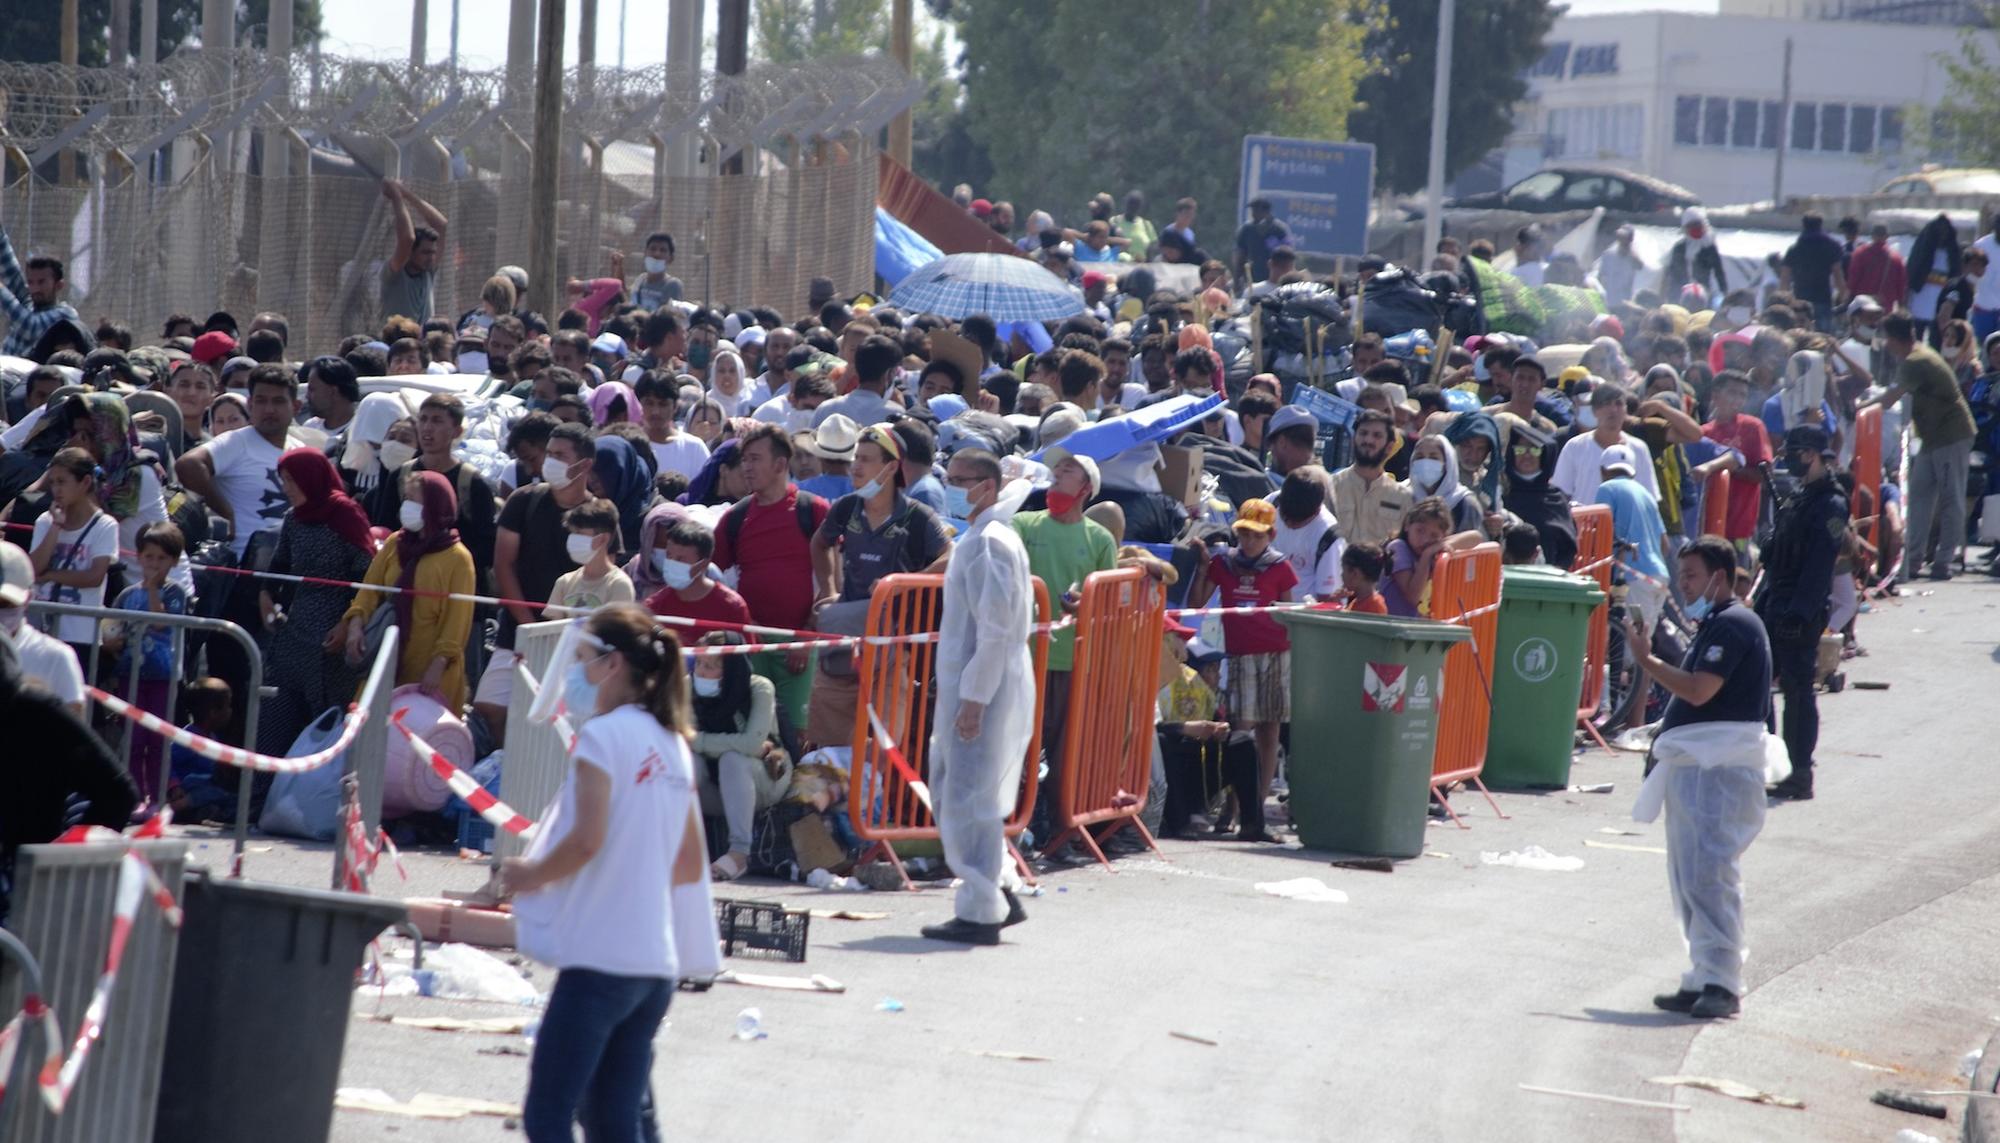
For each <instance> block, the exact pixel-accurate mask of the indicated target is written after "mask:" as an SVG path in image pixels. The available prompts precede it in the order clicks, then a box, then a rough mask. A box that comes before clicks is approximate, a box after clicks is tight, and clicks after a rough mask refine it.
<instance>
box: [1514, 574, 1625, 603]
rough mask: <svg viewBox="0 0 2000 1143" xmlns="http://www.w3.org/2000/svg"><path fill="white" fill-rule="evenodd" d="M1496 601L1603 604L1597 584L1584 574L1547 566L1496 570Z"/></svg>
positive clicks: (1602, 595)
mask: <svg viewBox="0 0 2000 1143" xmlns="http://www.w3.org/2000/svg"><path fill="white" fill-rule="evenodd" d="M1500 583H1501V587H1500V598H1501V599H1519V600H1524V601H1528V602H1532V603H1574V604H1577V605H1579V606H1582V607H1596V606H1597V605H1598V604H1600V603H1602V602H1604V593H1603V592H1601V591H1599V590H1598V589H1597V581H1596V580H1594V579H1592V578H1590V577H1589V576H1587V575H1572V574H1570V573H1569V572H1566V571H1564V570H1562V569H1561V568H1552V567H1549V566H1548V565H1547V564H1515V565H1514V566H1512V567H1506V568H1502V569H1500Z"/></svg>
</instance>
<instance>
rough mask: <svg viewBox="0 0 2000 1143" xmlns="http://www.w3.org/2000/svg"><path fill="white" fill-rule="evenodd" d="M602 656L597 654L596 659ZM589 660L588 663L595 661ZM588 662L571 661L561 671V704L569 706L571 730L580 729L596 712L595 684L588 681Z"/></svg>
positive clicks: (595, 660)
mask: <svg viewBox="0 0 2000 1143" xmlns="http://www.w3.org/2000/svg"><path fill="white" fill-rule="evenodd" d="M603 657H604V656H603V655H599V656H598V657H597V659H602V658H603ZM597 659H592V660H590V663H595V662H597ZM590 663H585V662H582V661H578V662H573V663H571V664H570V665H569V669H568V670H566V671H564V672H563V705H564V706H565V707H568V708H569V723H570V728H571V729H572V730H582V729H583V724H584V723H586V722H588V721H590V720H591V719H592V718H593V717H595V716H596V714H597V684H596V683H593V682H591V681H590V670H589V668H590Z"/></svg>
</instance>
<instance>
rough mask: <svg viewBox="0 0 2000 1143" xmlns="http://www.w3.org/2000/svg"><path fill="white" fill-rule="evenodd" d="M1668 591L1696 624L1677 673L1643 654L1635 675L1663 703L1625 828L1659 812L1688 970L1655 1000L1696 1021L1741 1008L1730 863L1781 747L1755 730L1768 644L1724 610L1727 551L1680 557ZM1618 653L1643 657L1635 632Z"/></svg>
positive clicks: (1747, 620)
mask: <svg viewBox="0 0 2000 1143" xmlns="http://www.w3.org/2000/svg"><path fill="white" fill-rule="evenodd" d="M1679 575H1680V589H1681V594H1682V596H1683V597H1684V598H1686V599H1687V600H1688V608H1687V611H1688V614H1689V615H1690V616H1693V617H1694V618H1695V619H1697V620H1699V621H1700V626H1699V627H1698V628H1697V629H1696V630H1695V636H1694V641H1693V642H1692V643H1691V644H1690V645H1689V646H1688V650H1687V654H1686V655H1685V656H1684V657H1683V658H1682V660H1681V662H1680V665H1679V666H1675V665H1674V664H1672V663H1666V662H1662V661H1661V660H1660V659H1659V658H1657V657H1656V656H1654V655H1652V654H1650V653H1647V654H1645V655H1644V657H1643V659H1642V660H1641V666H1642V667H1643V668H1644V670H1645V672H1646V674H1648V675H1650V676H1651V677H1652V678H1653V680H1654V681H1655V682H1657V683H1659V684H1660V685H1661V686H1663V687H1665V688H1666V689H1667V690H1668V691H1669V692H1671V693H1672V694H1673V699H1672V701H1670V702H1669V703H1668V704H1667V711H1666V714H1665V716H1664V717H1662V718H1661V720H1660V733H1659V736H1658V737H1657V738H1655V739H1654V740H1653V749H1652V754H1651V756H1650V757H1649V758H1648V759H1647V761H1646V781H1645V784H1644V785H1643V786H1642V787H1640V790H1639V801H1638V804H1637V805H1635V806H1634V807H1633V808H1632V817H1633V818H1634V819H1635V820H1637V821H1645V822H1649V821H1652V820H1654V819H1655V818H1657V817H1658V816H1659V814H1660V810H1661V808H1662V807H1664V808H1665V809H1666V812H1667V887H1668V889H1669V891H1671V892H1672V894H1673V898H1674V910H1675V913H1676V914H1677V915H1678V917H1679V918H1680V923H1681V935H1682V936H1683V937H1684V938H1686V940H1687V945H1688V957H1689V959H1690V961H1691V962H1692V963H1691V964H1690V966H1689V969H1688V971H1687V972H1686V973H1684V974H1682V976H1681V986H1680V988H1679V990H1677V991H1675V992H1669V993H1666V994H1664V995H1661V996H1655V997H1654V998H1653V1003H1654V1005H1655V1006H1657V1007H1659V1008H1663V1009H1665V1010H1666V1011H1669V1012H1685V1013H1687V1014H1689V1015H1691V1016H1694V1017H1696V1018H1697V1019H1704V1020H1709V1019H1715V1018H1717V1017H1722V1016H1734V1015H1736V1013H1737V1012H1738V1011H1739V1010H1740V1009H1741V1007H1742V996H1743V961H1744V958H1745V957H1746V956H1747V955H1748V952H1749V949H1748V946H1747V945H1746V944H1745V937H1744V927H1743V871H1742V865H1741V862H1742V859H1743V853H1744V851H1745V850H1747V849H1749V848H1750V843H1751V842H1752V841H1754V840H1756V837H1757V834H1758V833H1759V831H1761V830H1762V829H1763V828H1764V809H1765V805H1766V796H1765V793H1764V784H1765V782H1766V781H1772V780H1780V779H1783V777H1784V776H1785V774H1786V773H1788V772H1789V771H1790V769H1791V764H1790V761H1789V760H1788V758H1787V756H1786V753H1785V746H1784V743H1783V742H1782V741H1780V740H1779V739H1778V738H1777V737H1775V736H1774V735H1772V734H1770V733H1769V731H1768V730H1767V729H1766V727H1765V720H1766V718H1767V717H1768V715H1769V711H1770V706H1771V644H1770V640H1769V638H1768V637H1767V636H1766V635H1765V632H1764V623H1763V621H1762V620H1761V619H1759V618H1757V614H1756V613H1755V612H1753V611H1751V610H1750V609H1749V608H1748V607H1745V606H1743V604H1741V603H1739V602H1738V601H1737V599H1736V593H1735V591H1734V590H1733V585H1734V582H1735V576H1736V555H1735V548H1733V547H1731V546H1730V544H1729V541H1727V540H1724V539H1722V538H1720V537H1717V536H1704V537H1702V538H1701V539H1699V540H1696V541H1695V542H1694V543H1692V544H1690V545H1688V547H1687V548H1685V549H1684V550H1683V551H1682V552H1681V556H1680V571H1679ZM1626 635H1627V638H1628V639H1630V642H1629V643H1627V646H1630V647H1640V648H1650V647H1651V646H1652V641H1651V640H1650V639H1648V638H1647V637H1646V634H1645V633H1644V632H1642V631H1641V630H1640V629H1639V627H1638V625H1637V624H1636V623H1635V624H1631V625H1630V627H1629V629H1628V631H1627V632H1626Z"/></svg>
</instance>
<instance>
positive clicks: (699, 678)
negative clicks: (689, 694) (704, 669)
mask: <svg viewBox="0 0 2000 1143" xmlns="http://www.w3.org/2000/svg"><path fill="white" fill-rule="evenodd" d="M692 677H693V679H694V693H696V694H698V695H700V696H701V697H703V698H714V697H715V696H716V695H719V694H721V693H722V680H721V678H719V677H718V678H713V679H711V678H709V677H708V676H707V675H694V676H692Z"/></svg>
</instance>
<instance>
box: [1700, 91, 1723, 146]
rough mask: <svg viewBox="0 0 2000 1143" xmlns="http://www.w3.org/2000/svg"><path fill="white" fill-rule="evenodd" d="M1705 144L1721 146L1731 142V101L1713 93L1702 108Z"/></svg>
mask: <svg viewBox="0 0 2000 1143" xmlns="http://www.w3.org/2000/svg"><path fill="white" fill-rule="evenodd" d="M1701 141H1702V145H1703V146H1707V147H1721V146H1724V145H1726V144H1727V143H1728V142H1729V101H1728V100H1727V99H1723V98H1721V97H1719V96H1714V95H1711V96H1709V97H1708V101H1707V102H1706V103H1704V104H1702V108H1701Z"/></svg>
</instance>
